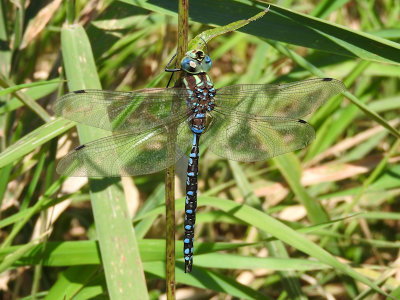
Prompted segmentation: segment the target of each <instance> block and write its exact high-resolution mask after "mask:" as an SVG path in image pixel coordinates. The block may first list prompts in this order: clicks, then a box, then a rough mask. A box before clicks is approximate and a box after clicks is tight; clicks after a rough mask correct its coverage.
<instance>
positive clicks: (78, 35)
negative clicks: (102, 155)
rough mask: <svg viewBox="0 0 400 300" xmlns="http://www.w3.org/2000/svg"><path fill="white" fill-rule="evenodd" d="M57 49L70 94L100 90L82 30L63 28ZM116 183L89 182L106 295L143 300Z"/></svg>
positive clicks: (87, 131)
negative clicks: (60, 48) (60, 49)
mask: <svg viewBox="0 0 400 300" xmlns="http://www.w3.org/2000/svg"><path fill="white" fill-rule="evenodd" d="M61 45H62V52H63V60H64V66H65V71H66V75H67V76H66V78H67V79H68V84H69V88H70V90H77V89H82V88H97V89H98V88H101V86H100V82H99V79H98V76H97V72H96V66H95V63H94V59H93V55H92V52H91V47H90V44H89V41H88V38H87V36H86V33H85V31H84V29H83V28H82V27H81V26H79V25H76V24H75V25H65V26H64V27H63V28H62V30H61ZM78 62H79V63H78ZM78 133H79V138H80V140H81V142H83V143H84V142H87V141H89V140H93V139H97V138H100V137H104V136H105V133H104V131H100V130H97V129H94V128H89V127H88V126H83V125H78ZM109 159H113V158H112V157H110V158H109ZM118 182H119V180H115V179H107V178H105V179H96V180H94V179H91V180H89V186H90V190H91V193H90V197H91V200H92V201H91V202H92V208H93V215H94V219H95V223H96V230H97V233H98V239H99V244H100V249H101V254H102V261H103V266H104V271H105V275H106V279H107V287H108V293H109V295H110V297H111V298H113V299H129V298H130V297H131V296H132V295H136V296H137V298H138V299H147V298H148V297H149V296H148V293H147V286H146V282H145V278H144V274H143V269H142V264H141V260H140V255H139V251H138V246H137V242H136V239H135V234H134V230H133V227H132V224H131V222H130V219H129V217H128V216H129V213H128V211H127V206H126V202H125V199H124V196H123V193H122V192H121V189H120V188H119V187H118V186H117V183H118Z"/></svg>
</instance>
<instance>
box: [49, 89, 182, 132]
mask: <svg viewBox="0 0 400 300" xmlns="http://www.w3.org/2000/svg"><path fill="white" fill-rule="evenodd" d="M186 97H187V91H186V89H178V88H177V89H176V88H171V89H143V90H137V91H134V92H112V91H103V90H80V91H75V92H72V93H68V94H66V95H64V96H62V97H60V98H58V99H57V100H56V102H55V104H54V106H53V110H54V112H55V113H56V114H57V115H59V116H62V117H64V118H66V119H69V120H72V121H76V122H79V123H83V124H86V125H90V126H93V127H97V128H102V129H105V130H108V131H114V132H127V131H130V132H143V131H146V130H147V129H150V128H155V127H157V126H160V125H164V124H173V123H177V122H180V121H182V120H183V119H185V117H186V114H187V106H186V104H185V99H186Z"/></svg>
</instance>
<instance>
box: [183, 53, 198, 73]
mask: <svg viewBox="0 0 400 300" xmlns="http://www.w3.org/2000/svg"><path fill="white" fill-rule="evenodd" d="M181 68H182V70H184V71H186V72H188V73H198V72H200V65H199V64H198V63H197V62H196V61H195V60H193V59H190V58H188V57H185V58H184V59H183V60H182V63H181Z"/></svg>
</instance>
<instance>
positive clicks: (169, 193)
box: [165, 0, 189, 300]
mask: <svg viewBox="0 0 400 300" xmlns="http://www.w3.org/2000/svg"><path fill="white" fill-rule="evenodd" d="M188 15H189V0H179V13H178V50H177V57H176V61H177V62H178V63H179V62H180V61H181V59H182V57H183V56H184V54H185V53H186V51H187V45H188ZM180 82H181V80H180V79H178V81H177V83H176V84H175V86H179V85H180ZM178 101H179V99H178ZM173 131H175V132H176V130H173ZM174 141H175V139H174ZM172 145H175V143H172ZM174 148H175V147H173V149H169V151H173V152H172V153H175V149H174ZM165 209H166V213H165V214H166V223H167V232H166V259H167V261H166V286H167V299H168V300H170V299H171V300H172V299H175V164H172V165H171V166H170V167H169V168H167V170H166V173H165Z"/></svg>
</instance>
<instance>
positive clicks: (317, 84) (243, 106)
mask: <svg viewBox="0 0 400 300" xmlns="http://www.w3.org/2000/svg"><path fill="white" fill-rule="evenodd" d="M345 90H346V88H345V86H344V84H343V83H342V82H341V81H339V80H336V79H332V78H316V79H309V80H303V81H297V82H292V83H285V84H276V85H271V84H240V85H231V86H227V87H223V88H220V89H218V90H217V93H216V96H215V105H216V107H215V110H217V111H220V112H227V111H235V112H236V113H241V114H243V115H246V114H247V115H254V116H274V117H283V118H290V119H297V118H301V117H303V116H306V115H308V114H310V113H312V112H313V111H314V110H316V109H317V108H318V107H319V106H321V105H322V104H324V103H325V102H326V101H327V100H328V99H329V98H331V97H332V96H334V95H336V94H338V93H340V92H342V91H345Z"/></svg>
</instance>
